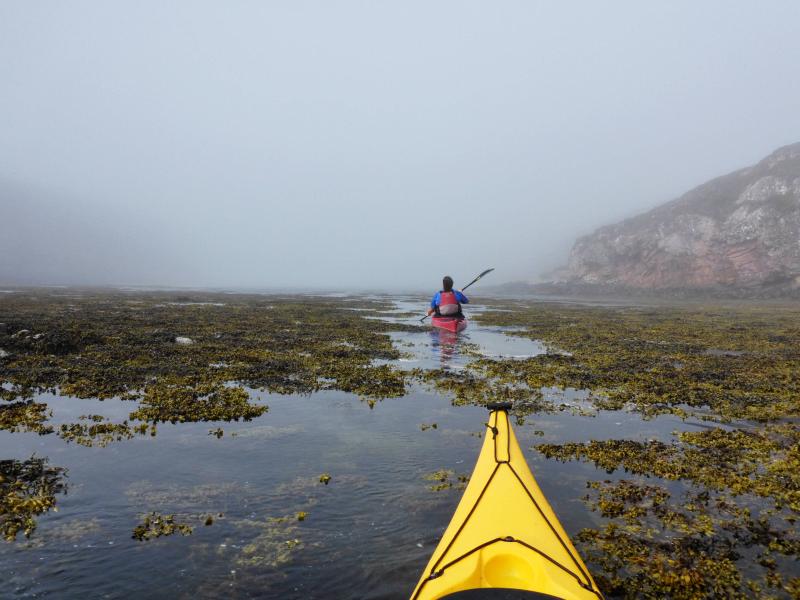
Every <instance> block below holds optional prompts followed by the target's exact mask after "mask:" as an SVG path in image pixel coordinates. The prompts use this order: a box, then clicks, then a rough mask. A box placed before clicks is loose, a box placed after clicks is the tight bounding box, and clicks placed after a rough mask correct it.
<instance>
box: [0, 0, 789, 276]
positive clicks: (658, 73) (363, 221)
mask: <svg viewBox="0 0 800 600" xmlns="http://www.w3.org/2000/svg"><path fill="white" fill-rule="evenodd" d="M799 23H800V3H798V2H797V1H796V0H787V1H784V2H781V1H777V0H776V1H772V2H768V3H759V2H737V3H731V2H729V1H719V2H702V3H698V2H691V1H684V2H658V3H656V2H640V1H631V2H613V3H608V2H589V1H586V2H531V1H527V0H526V1H521V2H512V1H507V2H470V1H464V0H459V1H452V2H412V1H404V2H394V3H387V2H367V1H365V2H325V1H319V2H307V1H303V0H293V1H291V2H266V1H261V0H259V1H252V2H243V1H229V2H204V1H200V0H191V1H188V0H186V1H175V2H156V1H137V2H133V1H129V2H107V1H100V0H98V1H94V2H86V1H80V0H73V1H71V2H58V1H55V0H54V1H50V2H24V1H20V2H13V1H11V0H6V1H3V2H0V221H1V222H0V284H4V285H13V284H70V283H72V284H82V285H85V284H100V285H106V284H109V285H155V286H215V287H251V288H279V287H283V288H287V287H288V288H337V289H346V288H351V289H354V288H372V289H376V288H387V289H400V288H408V289H424V288H435V287H436V286H437V285H438V282H439V280H440V278H441V275H442V274H444V273H445V272H446V273H450V274H452V275H453V276H454V277H455V278H456V280H457V284H458V283H459V282H461V283H464V279H467V278H469V277H471V276H473V275H475V274H476V273H478V272H480V271H481V270H483V269H484V268H487V267H496V269H497V271H496V272H495V274H493V276H492V277H493V281H492V282H493V283H500V282H502V281H510V280H519V279H525V280H531V279H534V278H536V277H537V276H538V275H539V274H540V273H542V272H544V271H547V270H548V269H551V268H553V267H555V266H557V265H559V264H561V263H563V262H565V260H566V257H567V254H568V251H569V248H570V246H571V244H572V242H573V241H574V239H575V237H576V236H578V235H581V234H585V233H588V232H590V231H591V230H593V229H594V228H596V227H597V226H600V225H603V224H606V223H611V222H614V221H616V220H619V219H620V218H624V217H627V216H631V215H633V214H635V213H637V212H640V211H642V210H645V209H648V208H650V207H652V206H655V205H657V204H659V203H661V202H663V201H666V200H669V199H671V198H673V197H675V196H677V195H679V194H681V193H683V192H684V191H687V190H688V189H689V188H691V187H693V186H695V185H697V184H700V183H702V182H704V181H705V180H707V179H709V178H711V177H715V176H717V175H722V174H724V173H726V172H729V171H731V170H734V169H736V168H740V167H742V166H746V165H748V164H751V163H753V162H755V161H757V160H759V159H761V158H762V157H764V156H765V155H766V154H768V153H769V152H771V151H772V150H774V149H775V148H777V147H779V146H781V145H784V144H788V143H792V142H796V141H798V140H800V112H799V111H798V107H800V77H798V65H800V35H798V24H799Z"/></svg>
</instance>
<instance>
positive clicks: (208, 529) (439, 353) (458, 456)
mask: <svg viewBox="0 0 800 600" xmlns="http://www.w3.org/2000/svg"><path fill="white" fill-rule="evenodd" d="M421 307H424V304H423V303H422V302H421V301H418V300H417V299H413V298H408V299H401V300H400V301H397V302H395V303H394V306H393V307H391V308H388V309H385V310H384V311H382V313H381V314H377V315H370V316H369V317H368V318H371V319H372V318H374V319H380V320H382V321H384V322H396V323H401V324H409V325H410V324H413V323H414V322H415V321H417V317H416V316H414V315H413V313H415V312H420V309H421ZM484 310H486V309H485V307H481V306H478V307H475V308H473V309H472V311H471V313H469V315H468V316H472V315H478V314H480V313H481V312H482V311H484ZM517 329H518V328H515V327H513V326H503V327H501V326H499V325H482V324H480V323H479V322H477V321H475V320H471V322H470V326H469V328H468V329H467V331H466V332H465V333H464V334H462V335H459V336H458V337H455V336H443V335H441V334H439V333H438V332H435V331H434V332H432V331H429V330H427V329H425V330H416V331H415V330H401V331H393V332H391V333H390V334H389V335H390V337H391V340H392V344H393V345H394V346H395V347H396V348H397V349H398V350H399V351H400V357H399V358H391V359H388V358H379V359H374V360H373V361H372V364H373V365H377V366H380V365H388V366H390V367H391V368H392V369H398V370H401V371H408V370H412V369H417V370H421V371H428V370H441V371H442V372H444V373H448V372H452V373H459V372H461V371H463V370H464V369H465V368H466V367H467V365H469V364H470V363H471V362H472V361H475V360H480V359H487V358H488V359H502V360H520V361H524V360H526V359H530V358H532V357H535V356H537V355H540V354H542V353H544V352H546V347H545V345H544V344H543V343H541V342H540V341H537V340H535V339H530V338H527V337H520V336H519V335H513V333H514V332H515V331H516V330H517ZM246 390H247V392H248V395H249V401H250V402H251V403H253V404H255V405H267V406H268V407H269V410H268V412H266V413H265V414H263V415H261V416H257V417H255V418H253V419H252V420H250V421H233V422H223V421H219V422H217V421H212V422H207V421H203V422H183V423H174V424H173V423H169V422H166V423H164V422H162V423H159V424H158V426H157V434H156V435H154V436H151V435H149V434H144V435H137V436H133V437H132V439H123V440H120V441H111V442H110V443H109V444H108V445H106V446H104V447H102V446H100V445H94V446H92V447H86V446H83V445H79V444H76V443H67V442H66V441H65V440H64V439H62V438H61V437H58V436H57V435H38V434H37V433H35V432H31V431H14V432H11V431H0V459H2V460H16V461H20V462H24V461H27V460H30V459H31V458H32V457H36V458H40V459H46V460H47V464H48V465H52V466H57V467H60V468H63V469H64V476H63V484H64V485H63V489H60V490H59V491H58V492H57V493H56V494H55V496H56V508H57V511H56V510H48V511H45V512H43V513H42V514H40V515H38V516H37V517H36V528H35V530H34V531H33V532H32V534H31V535H30V537H29V538H26V537H25V536H23V535H22V534H19V536H18V539H17V540H16V541H13V542H9V543H5V542H0V597H4V598H5V597H8V598H41V597H56V598H87V597H89V598H130V597H150V598H220V597H227V598H272V597H276V598H277V597H280V598H352V599H356V598H376V599H377V598H404V597H407V596H408V594H409V593H410V591H411V590H412V588H413V586H414V584H415V583H416V580H417V578H418V577H419V575H420V572H421V570H422V569H423V567H424V566H425V564H426V562H427V560H428V558H429V556H430V553H431V552H432V551H433V549H434V548H435V546H436V543H437V541H438V539H439V536H440V535H441V533H442V532H443V531H444V528H445V527H446V525H447V524H448V522H449V520H450V517H451V516H452V512H453V510H454V509H455V506H456V504H457V503H458V500H459V498H460V494H461V486H460V485H459V482H458V476H459V475H467V476H468V475H469V474H470V472H471V470H472V467H473V465H474V461H475V458H476V457H477V454H478V451H479V448H480V446H481V444H482V443H483V437H482V435H483V432H484V425H483V424H484V423H485V422H486V416H487V411H486V409H485V408H483V407H480V406H473V405H459V404H457V403H454V402H453V396H452V394H450V393H448V392H447V391H444V390H442V389H437V388H436V387H435V386H433V385H429V384H425V383H423V381H422V379H421V378H419V377H418V378H417V380H415V381H413V382H410V383H407V385H406V393H405V395H403V396H400V397H387V398H384V399H380V398H379V399H377V400H376V399H374V398H372V399H366V398H364V397H363V396H362V395H360V394H356V393H349V392H345V391H341V390H336V389H330V390H319V391H313V392H311V393H272V392H268V391H264V390H259V389H255V388H252V387H247V388H246ZM543 394H544V398H545V399H546V400H547V401H548V402H550V403H552V405H553V406H556V407H557V408H558V410H553V411H547V412H546V413H534V414H527V415H525V416H524V417H521V418H519V419H518V421H517V423H516V425H515V431H516V434H517V437H518V439H519V441H520V445H521V447H522V449H523V451H524V452H525V454H526V457H527V459H528V462H529V465H530V467H531V469H532V471H533V473H534V475H535V477H536V478H537V480H538V482H539V484H540V486H541V488H542V490H543V492H544V493H545V495H546V496H547V497H548V499H549V500H550V503H551V504H552V506H553V508H554V509H555V511H556V513H557V514H558V516H559V518H560V519H561V521H562V524H563V525H564V527H565V529H566V530H567V532H568V533H569V534H570V535H571V536H574V535H577V534H578V532H579V531H581V530H583V529H584V528H596V527H599V526H600V525H601V524H603V523H604V522H605V519H604V518H603V517H602V516H601V515H600V514H598V512H597V511H593V510H591V509H590V508H589V507H588V506H587V504H586V502H585V501H584V497H585V496H586V495H587V481H598V480H606V481H618V480H620V479H622V478H624V477H625V472H624V471H623V470H618V471H615V472H613V473H612V470H606V469H603V468H599V467H597V466H595V465H594V464H593V463H592V462H588V461H578V460H571V461H566V462H562V461H558V460H555V459H548V458H545V456H544V455H543V453H541V452H539V451H537V450H536V449H535V446H537V445H540V444H552V445H563V444H569V443H584V442H587V441H588V440H596V441H603V440H614V439H618V438H625V439H626V440H634V441H639V442H642V443H654V442H664V443H669V442H670V440H671V439H672V438H673V433H674V432H676V431H689V432H694V431H704V430H707V429H708V428H709V427H710V425H709V424H708V423H706V422H705V421H703V420H701V419H698V418H695V417H693V416H689V417H688V418H687V417H686V416H685V415H676V414H670V413H666V414H658V415H654V416H651V418H648V419H643V418H642V416H641V415H640V414H639V413H638V412H635V411H633V410H598V409H596V408H595V407H593V406H592V405H591V403H590V402H589V401H588V400H587V392H586V391H579V390H575V389H572V388H567V389H559V388H557V387H552V388H545V389H544V390H543ZM34 400H35V401H36V402H40V403H45V404H47V406H48V409H49V410H51V411H52V416H50V417H49V420H48V424H49V425H52V426H53V427H54V428H55V429H56V430H58V428H59V426H60V425H61V424H62V423H64V424H67V423H74V422H76V421H77V420H78V419H79V418H80V416H82V415H97V416H98V417H100V416H102V417H104V418H105V419H107V420H108V421H113V422H122V421H125V420H126V419H128V416H129V414H130V413H131V412H132V411H133V410H135V409H136V408H137V406H138V405H139V401H138V400H122V399H119V398H116V397H114V398H110V399H106V400H102V401H101V400H97V399H91V398H89V399H81V398H75V397H62V396H59V395H58V394H56V393H39V394H37V395H36V396H35V398H34ZM682 416H683V417H684V418H681V417H682ZM724 427H729V426H728V425H725V426H724ZM661 483H662V484H663V485H665V486H666V487H667V488H668V489H671V490H675V491H676V492H682V491H683V490H684V489H685V485H684V484H683V483H677V482H675V481H661ZM152 513H157V514H159V515H174V519H175V521H176V522H179V523H181V524H185V525H187V526H189V527H190V528H191V534H188V535H182V534H181V533H174V534H172V535H165V536H162V537H154V538H152V539H147V540H137V539H134V537H133V536H132V532H133V530H134V528H135V527H136V526H137V525H139V524H140V523H141V522H142V519H143V518H144V517H145V516H146V515H148V514H152ZM590 568H591V564H590ZM783 568H784V570H786V571H787V572H788V573H789V574H790V575H791V574H792V573H793V572H794V571H795V570H796V566H795V567H792V566H791V565H789V566H788V567H783Z"/></svg>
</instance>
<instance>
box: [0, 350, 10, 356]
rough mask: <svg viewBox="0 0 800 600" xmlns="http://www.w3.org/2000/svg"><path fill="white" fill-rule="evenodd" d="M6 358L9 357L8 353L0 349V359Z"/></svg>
mask: <svg viewBox="0 0 800 600" xmlns="http://www.w3.org/2000/svg"><path fill="white" fill-rule="evenodd" d="M6 356H10V355H9V353H8V352H6V351H5V350H3V349H2V348H0V358H5V357H6Z"/></svg>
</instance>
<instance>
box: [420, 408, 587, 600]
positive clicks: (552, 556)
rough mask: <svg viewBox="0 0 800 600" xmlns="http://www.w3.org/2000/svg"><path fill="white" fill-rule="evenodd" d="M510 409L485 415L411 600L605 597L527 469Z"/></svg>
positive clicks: (492, 409) (583, 599) (581, 598)
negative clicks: (467, 473)
mask: <svg viewBox="0 0 800 600" xmlns="http://www.w3.org/2000/svg"><path fill="white" fill-rule="evenodd" d="M510 407H511V404H510V403H502V404H494V405H490V406H489V407H488V408H489V410H491V411H492V412H491V414H490V415H489V422H488V423H487V424H486V426H487V429H486V439H485V441H484V443H483V447H482V449H481V453H480V455H479V456H478V462H477V463H476V465H475V470H474V471H473V472H472V477H471V478H470V481H469V484H468V485H467V489H466V490H464V495H463V496H462V497H461V502H459V504H458V508H456V512H455V514H454V515H453V519H452V520H451V521H450V525H448V527H447V529H446V530H445V532H444V535H443V536H442V539H441V541H440V542H439V545H438V546H437V547H436V550H435V551H434V553H433V556H431V559H430V561H429V562H428V566H427V567H426V568H425V571H423V574H422V577H421V578H420V580H419V583H417V587H416V588H415V589H414V593H413V594H412V596H411V600H429V599H433V598H443V597H445V596H448V595H451V594H456V595H455V596H454V598H457V597H459V596H461V597H463V598H467V597H468V596H469V597H476V598H477V597H478V596H476V595H475V594H463V595H462V594H458V593H459V592H464V591H466V590H476V589H485V588H503V589H506V590H525V591H527V592H537V593H538V597H539V598H547V597H550V598H562V599H565V600H589V599H591V600H598V598H602V597H603V596H602V594H601V593H600V590H599V589H598V588H597V585H596V584H595V582H594V580H593V579H592V576H591V575H590V574H589V571H588V569H587V568H586V565H584V564H583V561H582V560H581V558H580V556H578V552H577V551H576V550H575V548H574V546H573V545H572V542H570V540H569V537H568V536H567V534H566V532H565V531H564V528H563V527H562V526H561V523H559V521H558V518H557V517H556V515H555V513H554V512H553V509H552V508H551V507H550V504H549V503H548V502H547V500H546V499H545V497H544V494H542V490H540V489H539V486H538V485H537V483H536V480H535V479H534V477H533V474H532V473H531V471H530V469H529V468H528V464H527V463H526V462H525V457H524V456H523V454H522V451H521V450H520V447H519V444H518V443H517V438H516V436H515V435H514V431H513V430H512V429H511V423H510V422H509V418H508V409H509V408H510ZM485 591H486V590H485ZM531 597H534V596H533V595H531Z"/></svg>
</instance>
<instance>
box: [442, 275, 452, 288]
mask: <svg viewBox="0 0 800 600" xmlns="http://www.w3.org/2000/svg"><path fill="white" fill-rule="evenodd" d="M442 289H444V291H445V292H452V291H453V278H452V277H450V275H445V276H444V279H442Z"/></svg>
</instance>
